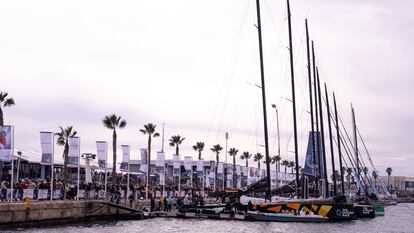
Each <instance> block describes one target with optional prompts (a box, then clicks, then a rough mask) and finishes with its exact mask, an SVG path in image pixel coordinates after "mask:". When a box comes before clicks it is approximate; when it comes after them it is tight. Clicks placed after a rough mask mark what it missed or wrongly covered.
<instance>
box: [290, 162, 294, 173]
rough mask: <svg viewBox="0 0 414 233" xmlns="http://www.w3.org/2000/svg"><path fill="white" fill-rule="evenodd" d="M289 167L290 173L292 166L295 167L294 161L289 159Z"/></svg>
mask: <svg viewBox="0 0 414 233" xmlns="http://www.w3.org/2000/svg"><path fill="white" fill-rule="evenodd" d="M289 167H290V169H292V170H291V174H293V168H294V167H295V162H293V161H290V162H289Z"/></svg>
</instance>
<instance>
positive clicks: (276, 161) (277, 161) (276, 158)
mask: <svg viewBox="0 0 414 233" xmlns="http://www.w3.org/2000/svg"><path fill="white" fill-rule="evenodd" d="M280 160H282V158H281V157H280V156H279V155H275V156H272V159H271V161H272V164H275V166H276V172H279V170H280Z"/></svg>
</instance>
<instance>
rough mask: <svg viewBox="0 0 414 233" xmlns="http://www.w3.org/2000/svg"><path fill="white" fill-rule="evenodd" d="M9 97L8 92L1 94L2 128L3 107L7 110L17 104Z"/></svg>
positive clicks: (1, 121)
mask: <svg viewBox="0 0 414 233" xmlns="http://www.w3.org/2000/svg"><path fill="white" fill-rule="evenodd" d="M8 95H9V94H8V93H7V92H0V126H3V125H4V119H3V109H2V107H3V108H7V107H11V106H13V105H15V104H16V103H15V102H14V99H13V98H12V97H9V98H7V96H8Z"/></svg>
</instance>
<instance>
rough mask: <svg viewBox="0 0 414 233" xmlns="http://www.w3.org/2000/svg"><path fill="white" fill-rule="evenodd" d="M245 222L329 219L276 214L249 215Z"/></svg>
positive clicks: (320, 220) (325, 220) (322, 220)
mask: <svg viewBox="0 0 414 233" xmlns="http://www.w3.org/2000/svg"><path fill="white" fill-rule="evenodd" d="M245 220H250V221H266V222H327V221H329V218H328V217H321V216H310V215H308V216H299V215H293V214H276V213H247V215H246V217H245Z"/></svg>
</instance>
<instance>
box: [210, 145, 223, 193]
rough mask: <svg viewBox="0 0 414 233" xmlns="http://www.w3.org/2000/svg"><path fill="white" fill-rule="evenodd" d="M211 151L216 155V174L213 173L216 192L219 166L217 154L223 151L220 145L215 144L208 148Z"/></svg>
mask: <svg viewBox="0 0 414 233" xmlns="http://www.w3.org/2000/svg"><path fill="white" fill-rule="evenodd" d="M210 150H211V151H213V152H214V153H216V172H215V180H214V181H215V184H214V185H215V186H216V190H217V189H218V185H217V183H218V182H217V167H218V164H219V154H220V151H221V150H223V147H221V146H220V144H216V145H214V146H213V147H212V148H210Z"/></svg>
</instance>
